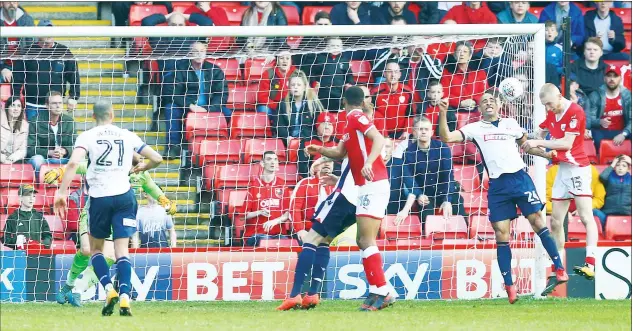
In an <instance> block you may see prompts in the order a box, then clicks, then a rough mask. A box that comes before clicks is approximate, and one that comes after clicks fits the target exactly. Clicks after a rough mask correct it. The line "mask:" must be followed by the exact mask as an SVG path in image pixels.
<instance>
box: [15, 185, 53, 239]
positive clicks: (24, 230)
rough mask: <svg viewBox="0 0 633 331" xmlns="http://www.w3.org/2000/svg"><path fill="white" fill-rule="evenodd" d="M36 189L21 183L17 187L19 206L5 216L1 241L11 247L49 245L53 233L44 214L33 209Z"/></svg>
mask: <svg viewBox="0 0 633 331" xmlns="http://www.w3.org/2000/svg"><path fill="white" fill-rule="evenodd" d="M35 193H37V191H36V190H35V188H34V187H33V185H29V184H26V185H21V186H20V188H19V189H18V195H19V196H20V208H18V209H16V210H14V211H13V213H11V215H9V217H8V218H7V223H6V224H5V225H4V231H3V232H4V238H2V242H3V243H4V245H5V246H7V247H9V248H12V249H26V248H31V247H32V248H37V247H41V246H43V247H45V248H50V247H51V241H52V239H53V235H52V234H51V230H50V228H49V226H48V223H47V222H46V220H45V219H44V214H42V213H41V212H39V211H37V210H34V209H33V204H34V203H35Z"/></svg>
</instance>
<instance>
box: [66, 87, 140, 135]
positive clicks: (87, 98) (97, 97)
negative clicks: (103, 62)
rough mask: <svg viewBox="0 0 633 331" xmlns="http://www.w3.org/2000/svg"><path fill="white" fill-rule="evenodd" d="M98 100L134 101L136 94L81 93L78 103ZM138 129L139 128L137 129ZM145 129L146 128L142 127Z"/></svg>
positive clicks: (112, 101)
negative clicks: (102, 94) (88, 94)
mask: <svg viewBox="0 0 633 331" xmlns="http://www.w3.org/2000/svg"><path fill="white" fill-rule="evenodd" d="M99 100H105V101H108V102H110V103H113V104H114V103H130V104H132V103H136V96H101V95H95V96H84V95H82V96H81V98H79V101H78V102H79V103H95V102H97V101H99ZM137 130H139V129H137ZM144 130H147V129H144Z"/></svg>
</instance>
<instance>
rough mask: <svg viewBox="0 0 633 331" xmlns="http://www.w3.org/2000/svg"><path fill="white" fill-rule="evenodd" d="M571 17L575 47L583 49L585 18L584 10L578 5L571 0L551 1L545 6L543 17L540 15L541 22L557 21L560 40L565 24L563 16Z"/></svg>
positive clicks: (572, 37) (573, 44)
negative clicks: (583, 15) (570, 0)
mask: <svg viewBox="0 0 633 331" xmlns="http://www.w3.org/2000/svg"><path fill="white" fill-rule="evenodd" d="M565 17H569V18H570V19H571V42H572V47H573V48H574V49H578V50H580V49H582V43H583V41H584V40H585V26H584V25H585V20H584V18H583V17H582V11H581V10H580V8H578V6H576V5H575V4H573V3H570V2H569V1H557V2H555V3H551V4H550V5H548V6H547V7H545V8H543V11H542V12H541V17H539V20H538V21H539V23H545V22H547V21H554V22H556V28H557V29H558V38H559V42H561V41H562V38H563V34H562V31H561V26H562V24H563V18H565Z"/></svg>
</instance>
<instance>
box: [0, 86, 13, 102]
mask: <svg viewBox="0 0 633 331" xmlns="http://www.w3.org/2000/svg"><path fill="white" fill-rule="evenodd" d="M10 97H11V84H0V102H6V101H7V100H9V98H10ZM7 106H8V105H7Z"/></svg>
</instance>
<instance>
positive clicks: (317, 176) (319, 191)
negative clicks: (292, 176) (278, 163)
mask: <svg viewBox="0 0 633 331" xmlns="http://www.w3.org/2000/svg"><path fill="white" fill-rule="evenodd" d="M333 166H334V162H332V161H328V162H325V163H321V164H319V165H317V166H315V170H314V172H315V173H314V176H310V177H308V178H304V179H302V180H300V181H299V182H298V183H297V185H296V186H295V189H294V191H293V192H292V195H291V196H290V219H291V221H292V231H293V233H295V234H296V235H297V237H298V239H299V240H300V241H303V236H305V235H306V234H307V233H308V231H310V229H311V228H312V222H310V220H311V219H312V216H313V215H314V209H315V208H316V206H318V205H319V203H320V202H321V201H323V200H325V199H326V198H327V196H328V195H329V194H330V193H332V191H333V190H334V186H331V185H325V184H322V183H321V178H322V177H325V176H328V175H329V174H331V173H332V170H333Z"/></svg>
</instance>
